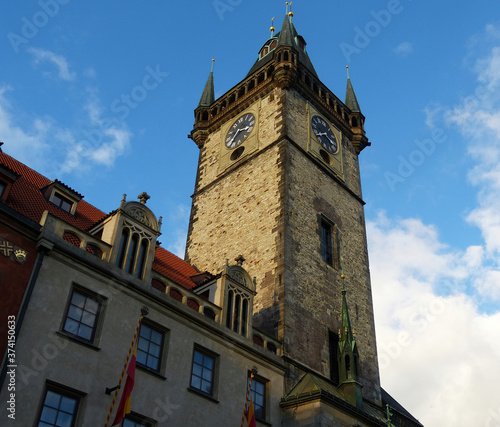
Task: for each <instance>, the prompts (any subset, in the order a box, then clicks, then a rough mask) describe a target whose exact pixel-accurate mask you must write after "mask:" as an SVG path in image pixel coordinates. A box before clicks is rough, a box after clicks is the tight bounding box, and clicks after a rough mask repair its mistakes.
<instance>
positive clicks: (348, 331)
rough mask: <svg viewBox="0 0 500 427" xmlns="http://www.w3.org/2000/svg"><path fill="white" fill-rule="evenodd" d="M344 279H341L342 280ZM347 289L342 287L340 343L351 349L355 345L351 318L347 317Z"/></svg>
mask: <svg viewBox="0 0 500 427" xmlns="http://www.w3.org/2000/svg"><path fill="white" fill-rule="evenodd" d="M343 280H344V279H342V281H343ZM346 294H347V291H346V290H345V287H344V288H343V289H342V330H341V331H340V343H341V344H342V345H343V346H345V345H348V346H350V347H351V348H352V349H354V346H355V345H356V341H355V339H354V336H353V334H352V328H351V319H350V318H349V309H348V308H347V298H346Z"/></svg>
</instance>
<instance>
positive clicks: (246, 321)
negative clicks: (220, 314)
mask: <svg viewBox="0 0 500 427" xmlns="http://www.w3.org/2000/svg"><path fill="white" fill-rule="evenodd" d="M236 261H237V262H238V265H233V266H229V265H228V266H226V272H225V273H226V274H225V275H224V280H223V285H222V286H223V289H224V291H223V303H222V304H221V305H222V306H223V307H224V323H225V325H226V327H227V328H229V329H231V330H232V331H234V332H236V333H237V334H240V335H243V336H244V337H248V336H249V331H251V329H252V328H251V319H252V314H253V297H254V295H255V283H254V282H253V281H252V279H251V277H250V275H249V274H248V272H247V271H246V270H245V269H244V268H243V267H241V264H242V263H243V261H244V258H243V257H242V256H241V255H240V256H239V257H238V258H236Z"/></svg>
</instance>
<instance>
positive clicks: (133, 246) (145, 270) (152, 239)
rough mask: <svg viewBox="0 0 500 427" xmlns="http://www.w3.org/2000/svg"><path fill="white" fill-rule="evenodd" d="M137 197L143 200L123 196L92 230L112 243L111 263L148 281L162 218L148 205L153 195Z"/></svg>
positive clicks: (142, 194)
mask: <svg viewBox="0 0 500 427" xmlns="http://www.w3.org/2000/svg"><path fill="white" fill-rule="evenodd" d="M137 198H138V199H139V200H140V202H127V201H126V195H124V196H123V199H122V202H121V204H120V208H119V209H117V210H116V211H114V212H113V213H112V214H110V215H109V216H108V217H107V218H106V219H105V220H104V221H103V222H102V223H101V224H98V225H97V226H96V227H95V228H94V229H91V230H89V232H90V233H93V232H94V233H99V234H100V235H101V239H102V240H103V241H104V242H106V243H108V244H110V245H111V246H112V249H111V255H110V257H109V260H110V262H111V263H113V264H114V265H115V266H116V267H118V268H120V269H121V270H123V271H125V272H127V273H128V274H131V275H132V276H134V277H136V278H138V279H140V280H144V281H146V282H148V283H149V282H150V281H151V267H152V265H153V260H154V257H155V250H156V239H157V238H158V236H159V235H160V229H161V217H160V218H159V219H156V218H155V216H154V214H153V212H151V210H150V209H149V208H148V207H146V202H147V200H148V199H149V198H150V196H149V195H148V194H147V193H141V194H140V195H139V196H138V197H137Z"/></svg>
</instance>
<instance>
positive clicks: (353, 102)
mask: <svg viewBox="0 0 500 427" xmlns="http://www.w3.org/2000/svg"><path fill="white" fill-rule="evenodd" d="M345 105H347V107H348V108H349V109H350V110H351V111H352V112H354V113H361V108H359V104H358V99H357V98H356V94H355V93H354V88H353V87H352V83H351V78H350V77H349V66H347V89H346V92H345Z"/></svg>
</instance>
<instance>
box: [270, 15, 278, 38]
mask: <svg viewBox="0 0 500 427" xmlns="http://www.w3.org/2000/svg"><path fill="white" fill-rule="evenodd" d="M269 31H271V37H274V32H275V31H276V28H274V16H273V19H271V28H269Z"/></svg>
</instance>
